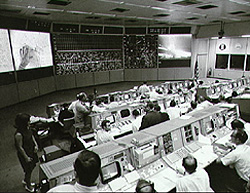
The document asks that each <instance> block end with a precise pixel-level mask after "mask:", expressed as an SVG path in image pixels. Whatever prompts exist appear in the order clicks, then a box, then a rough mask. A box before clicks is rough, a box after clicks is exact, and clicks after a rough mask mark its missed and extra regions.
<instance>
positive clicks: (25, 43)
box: [10, 30, 53, 70]
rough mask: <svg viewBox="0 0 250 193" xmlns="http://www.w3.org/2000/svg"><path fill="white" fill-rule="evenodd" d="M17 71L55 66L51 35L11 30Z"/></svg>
mask: <svg viewBox="0 0 250 193" xmlns="http://www.w3.org/2000/svg"><path fill="white" fill-rule="evenodd" d="M10 38H11V45H12V49H13V56H14V60H15V66H16V70H24V69H33V68H41V67H48V66H53V59H52V53H51V51H52V50H51V43H50V34H49V33H44V32H29V31H19V30H10Z"/></svg>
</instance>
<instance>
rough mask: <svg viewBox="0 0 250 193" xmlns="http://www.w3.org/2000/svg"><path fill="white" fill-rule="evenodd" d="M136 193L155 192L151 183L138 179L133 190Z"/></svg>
mask: <svg viewBox="0 0 250 193" xmlns="http://www.w3.org/2000/svg"><path fill="white" fill-rule="evenodd" d="M135 192H136V193H140V192H151V193H154V192H156V191H155V189H154V184H153V183H151V182H148V181H146V180H144V179H139V180H138V182H137V185H136V188H135Z"/></svg>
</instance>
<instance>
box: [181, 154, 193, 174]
mask: <svg viewBox="0 0 250 193" xmlns="http://www.w3.org/2000/svg"><path fill="white" fill-rule="evenodd" d="M182 166H183V167H184V168H185V170H186V171H187V172H188V173H190V174H192V173H193V172H195V170H196V168H197V160H196V159H195V158H194V157H192V156H191V155H188V156H187V157H185V158H183V160H182Z"/></svg>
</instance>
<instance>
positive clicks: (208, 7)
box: [197, 5, 218, 9]
mask: <svg viewBox="0 0 250 193" xmlns="http://www.w3.org/2000/svg"><path fill="white" fill-rule="evenodd" d="M216 7H218V6H216V5H204V6H200V7H197V8H199V9H212V8H216Z"/></svg>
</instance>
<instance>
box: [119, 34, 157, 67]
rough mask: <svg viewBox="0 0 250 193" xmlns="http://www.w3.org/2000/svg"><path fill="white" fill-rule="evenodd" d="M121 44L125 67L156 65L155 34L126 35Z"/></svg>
mask: <svg viewBox="0 0 250 193" xmlns="http://www.w3.org/2000/svg"><path fill="white" fill-rule="evenodd" d="M123 46H124V58H125V68H156V67H157V54H158V51H157V47H158V36H157V35H126V36H124V38H123Z"/></svg>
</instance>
